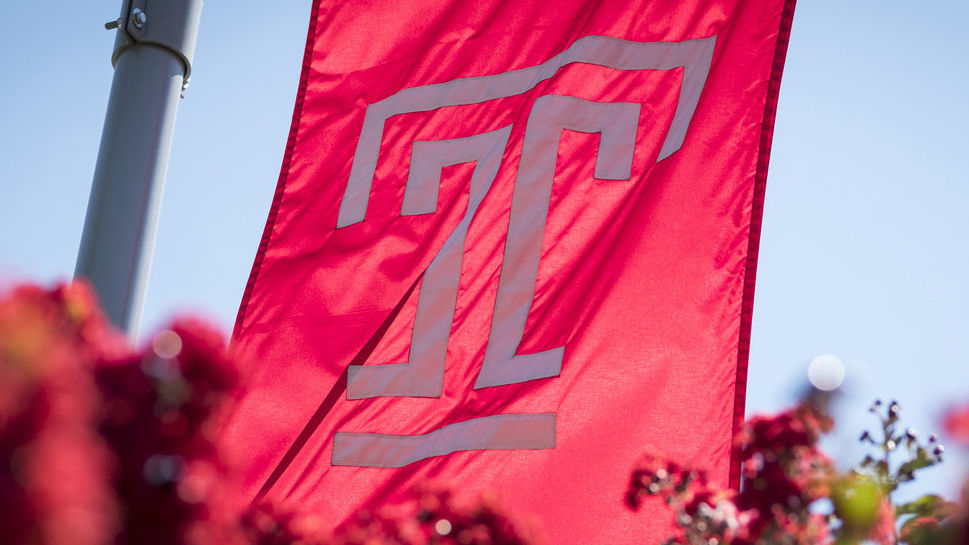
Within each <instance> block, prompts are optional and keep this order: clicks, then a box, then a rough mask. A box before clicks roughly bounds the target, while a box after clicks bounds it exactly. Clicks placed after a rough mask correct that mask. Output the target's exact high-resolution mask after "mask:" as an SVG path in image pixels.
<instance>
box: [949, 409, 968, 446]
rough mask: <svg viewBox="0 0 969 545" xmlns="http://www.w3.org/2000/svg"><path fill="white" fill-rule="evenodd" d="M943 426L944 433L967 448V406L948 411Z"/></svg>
mask: <svg viewBox="0 0 969 545" xmlns="http://www.w3.org/2000/svg"><path fill="white" fill-rule="evenodd" d="M944 425H945V431H946V432H947V433H948V434H949V435H951V436H952V438H953V439H955V440H956V441H959V442H960V443H963V444H964V445H967V446H969V406H966V407H962V408H960V409H954V410H952V411H949V413H948V414H947V415H946V416H945V422H944Z"/></svg>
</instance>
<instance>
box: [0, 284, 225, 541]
mask: <svg viewBox="0 0 969 545" xmlns="http://www.w3.org/2000/svg"><path fill="white" fill-rule="evenodd" d="M224 346H225V344H224V341H223V339H222V337H221V336H220V335H218V334H217V333H215V332H214V330H212V329H211V328H208V327H207V326H205V325H203V324H201V323H198V322H194V321H178V322H175V324H174V325H172V326H171V327H170V328H169V329H167V330H164V331H163V332H162V333H160V334H159V335H157V336H156V337H155V338H154V339H153V342H152V343H151V344H150V346H148V347H145V348H143V349H142V350H134V349H132V348H130V347H129V346H128V344H127V342H126V340H125V339H124V337H123V336H122V335H121V334H120V333H118V332H117V331H115V330H114V329H113V328H112V327H111V326H110V324H109V323H108V322H107V320H106V319H105V318H104V316H103V315H102V314H101V312H100V311H99V310H98V307H97V304H96V301H95V299H94V297H93V295H92V293H91V291H90V289H89V288H87V286H85V285H84V284H82V283H74V284H69V285H65V286H61V287H58V288H55V289H53V290H49V291H47V290H42V289H40V288H37V287H31V286H25V287H21V288H18V289H16V290H14V291H13V292H12V293H10V294H9V295H7V296H6V297H5V298H3V300H2V301H0V383H2V384H3V388H2V389H0V463H3V467H4V469H9V471H3V472H0V508H2V509H3V510H4V516H3V517H2V518H0V520H2V521H3V522H2V523H0V532H2V535H3V536H4V542H5V543H13V544H27V543H30V544H61V543H72V544H82V545H99V544H106V543H112V542H115V543H130V544H154V543H157V544H167V545H172V544H182V543H186V544H187V543H211V542H214V541H219V539H220V538H221V536H222V535H223V534H224V533H226V532H229V533H231V525H226V524H223V523H219V522H216V519H217V516H216V509H215V507H214V506H216V505H217V502H216V496H217V492H218V489H219V487H220V486H222V485H221V483H222V482H224V481H225V479H224V478H222V477H223V476H224V475H225V470H226V467H225V463H224V462H223V461H222V460H221V458H220V456H219V454H218V452H217V451H216V448H215V443H214V435H213V434H214V428H213V427H214V425H215V419H216V414H217V411H218V410H219V409H220V407H222V406H223V404H224V403H225V402H226V400H227V399H228V396H229V395H230V394H231V392H232V389H233V387H234V385H235V382H236V375H235V368H236V367H235V364H234V363H233V361H232V360H231V358H229V357H228V356H227V354H226V353H225V348H224Z"/></svg>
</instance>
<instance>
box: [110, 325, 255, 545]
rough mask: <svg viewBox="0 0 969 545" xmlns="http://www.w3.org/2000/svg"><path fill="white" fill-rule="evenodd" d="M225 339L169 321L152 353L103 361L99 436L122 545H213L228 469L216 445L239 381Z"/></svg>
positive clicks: (205, 329)
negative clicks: (111, 471) (112, 482)
mask: <svg viewBox="0 0 969 545" xmlns="http://www.w3.org/2000/svg"><path fill="white" fill-rule="evenodd" d="M224 347H225V343H224V341H223V339H222V337H221V336H220V335H219V334H218V333H216V332H215V331H214V330H212V329H211V328H209V327H208V326H206V325H205V324H202V323H200V322H197V321H193V320H180V321H176V322H175V323H174V324H173V325H172V326H170V328H168V329H165V330H162V331H161V332H160V333H158V334H157V335H155V336H154V338H153V339H152V342H151V344H150V346H149V347H147V348H146V349H145V350H143V351H141V352H139V353H136V354H132V355H131V356H129V357H127V358H122V359H116V360H111V361H105V362H102V365H100V366H99V367H98V368H97V369H95V376H96V379H97V383H98V385H99V387H100V390H101V393H102V396H103V400H102V403H103V409H102V411H101V433H102V435H103V436H104V437H105V438H106V439H107V441H108V444H109V445H110V446H111V449H112V451H114V453H115V454H116V456H117V460H118V466H119V467H118V472H117V473H118V474H117V476H116V482H117V494H118V498H119V500H120V501H121V503H122V504H123V505H124V506H125V507H126V508H125V509H124V511H123V515H122V522H123V531H122V535H121V539H122V541H123V542H126V543H139V544H159V545H162V544H172V543H211V542H213V540H214V538H215V537H216V536H215V535H213V532H218V530H217V529H218V528H219V525H218V524H212V523H211V522H212V521H213V520H217V519H218V517H219V513H217V512H215V509H216V504H217V499H218V498H219V497H220V493H222V492H223V491H222V490H221V489H222V487H223V483H224V482H226V481H227V479H226V478H225V477H226V475H227V469H228V468H227V467H226V464H225V461H224V460H222V459H221V457H220V455H219V453H218V451H217V450H216V446H215V422H216V417H217V413H218V411H219V410H220V408H221V407H223V406H224V405H225V403H226V402H227V401H228V400H229V396H230V394H231V392H232V391H233V388H234V387H235V384H236V380H237V377H236V371H235V368H236V367H235V363H234V362H233V360H232V359H230V358H229V356H228V355H227V354H226V352H225V348H224Z"/></svg>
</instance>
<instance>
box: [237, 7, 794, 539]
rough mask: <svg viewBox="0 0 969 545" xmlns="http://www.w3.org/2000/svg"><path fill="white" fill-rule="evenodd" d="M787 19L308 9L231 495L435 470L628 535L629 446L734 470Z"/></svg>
mask: <svg viewBox="0 0 969 545" xmlns="http://www.w3.org/2000/svg"><path fill="white" fill-rule="evenodd" d="M793 9H794V1H793V0H762V1H758V2H743V1H739V0H619V1H612V0H603V1H600V2H588V1H584V0H557V1H556V2H547V1H541V0H484V1H478V2H462V1H458V0H415V1H411V2H398V1H389V0H368V1H363V0H346V1H342V2H319V1H315V2H314V4H313V9H312V15H311V19H310V27H309V35H308V39H307V47H306V53H305V58H304V62H303V71H302V78H301V80H300V85H299V91H298V98H297V103H296V108H295V112H294V117H293V124H292V130H291V132H290V136H289V142H288V145H287V148H286V154H285V158H284V162H283V167H282V172H281V175H280V178H279V182H278V186H277V190H276V194H275V197H274V199H273V203H272V208H271V211H270V214H269V219H268V222H267V225H266V229H265V233H264V236H263V239H262V241H261V244H260V246H259V250H258V255H257V256H256V260H255V264H254V266H253V269H252V273H251V276H250V279H249V284H248V286H247V289H246V291H245V295H244V298H243V301H242V306H241V309H240V312H239V316H238V321H237V324H236V329H235V334H234V343H235V346H236V347H237V348H238V349H239V350H240V351H241V352H242V353H243V354H245V355H247V356H249V358H250V359H251V361H253V362H254V364H253V368H252V369H251V370H250V372H249V382H248V386H247V388H246V390H245V392H244V393H243V394H241V397H240V399H239V402H238V404H237V405H236V407H235V409H234V411H233V412H232V414H231V415H229V416H228V417H227V419H226V422H225V424H224V426H223V428H222V440H223V442H224V444H225V446H226V447H227V448H228V449H229V450H230V451H231V452H232V453H233V454H234V455H235V457H236V458H237V459H238V460H239V461H240V462H241V463H242V467H243V470H244V471H243V474H242V475H243V479H242V486H243V490H244V494H243V495H242V496H240V498H239V502H240V503H241V504H244V503H248V502H250V501H254V500H256V499H259V500H269V501H274V502H278V503H281V504H283V506H284V507H290V508H294V509H299V510H307V511H312V512H315V513H317V514H319V515H321V516H323V517H324V519H325V520H328V521H330V522H331V523H332V524H333V525H337V524H339V523H340V522H341V521H344V520H346V519H347V517H349V516H351V515H352V514H353V513H354V512H355V511H357V510H359V509H369V508H373V507H374V506H377V505H379V504H381V503H382V502H385V501H390V500H393V499H394V498H395V497H397V496H399V495H401V494H402V493H404V492H405V491H406V490H408V489H409V488H411V487H412V486H413V485H415V484H418V483H421V482H423V481H424V480H426V479H431V480H434V481H439V482H441V481H442V482H444V483H446V484H448V485H450V486H455V487H459V488H463V489H467V490H472V491H474V490H486V489H490V490H495V491H497V492H498V493H499V494H501V495H502V496H503V498H504V500H505V503H506V504H507V505H509V506H510V508H511V509H512V511H513V513H521V514H523V515H534V516H536V517H537V518H538V519H539V520H540V521H541V524H542V526H543V527H544V531H545V535H546V536H547V538H548V541H549V542H550V543H556V544H557V543H595V542H609V543H634V542H635V543H643V542H647V541H650V540H654V539H658V538H659V537H660V534H661V533H662V532H663V531H665V529H666V528H667V524H668V519H667V518H664V517H663V516H662V515H661V510H660V509H659V508H656V510H653V511H650V510H647V511H646V512H645V513H638V514H636V513H631V512H629V511H628V510H627V509H626V508H625V507H624V505H623V496H624V492H625V490H626V486H627V484H628V479H629V474H630V470H631V468H632V467H633V465H634V463H635V462H636V460H637V458H638V457H639V456H640V454H641V453H643V452H646V451H650V452H654V453H659V454H661V455H664V456H668V457H671V458H673V459H675V460H677V461H679V462H681V463H683V464H686V465H695V466H698V467H703V468H706V469H707V470H708V471H709V472H710V475H711V476H712V478H713V479H714V480H716V481H718V482H720V483H723V484H727V483H728V482H729V483H731V484H733V485H736V484H737V481H738V475H739V467H738V462H737V459H736V454H737V453H736V451H735V448H734V445H733V442H732V435H733V432H734V430H735V428H736V427H737V425H738V423H739V422H741V421H742V418H743V404H744V389H745V380H746V363H747V353H748V348H749V332H750V318H751V308H752V303H753V288H754V273H755V266H756V258H757V244H758V236H759V230H760V219H761V210H762V204H763V195H764V183H765V177H766V172H767V163H768V156H769V151H770V143H771V136H772V127H773V117H774V110H775V105H776V100H777V93H778V86H779V82H780V76H781V71H782V67H783V60H784V55H785V51H786V43H787V39H788V35H789V29H790V23H791V18H792V16H793Z"/></svg>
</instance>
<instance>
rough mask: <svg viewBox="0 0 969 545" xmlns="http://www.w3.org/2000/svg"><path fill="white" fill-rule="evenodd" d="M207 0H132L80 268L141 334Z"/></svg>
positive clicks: (108, 305)
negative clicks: (182, 101)
mask: <svg viewBox="0 0 969 545" xmlns="http://www.w3.org/2000/svg"><path fill="white" fill-rule="evenodd" d="M201 10H202V0H165V1H163V2H151V3H150V5H148V2H147V0H124V1H123V3H122V8H121V16H120V17H118V19H117V20H115V21H111V22H108V23H106V24H105V28H108V29H112V28H116V29H118V30H117V36H116V38H115V45H114V52H113V54H112V56H111V62H112V65H113V66H114V78H113V80H112V82H111V93H110V97H109V99H108V107H107V112H106V113H105V117H104V128H103V130H102V132H101V145H100V149H99V151H98V159H97V164H96V166H95V169H94V180H93V182H92V185H91V195H90V198H89V200H88V208H87V215H86V217H85V220H84V231H83V234H82V236H81V246H80V250H79V252H78V256H77V266H76V268H75V272H74V274H75V276H76V277H83V278H86V279H88V280H89V281H90V282H91V284H92V285H93V286H94V289H95V291H96V293H97V295H98V297H99V298H100V300H101V304H102V307H103V308H104V310H105V313H106V314H107V315H108V318H109V319H110V320H111V321H112V322H113V323H114V324H115V325H116V326H118V327H120V328H122V329H123V330H124V331H125V332H126V333H127V334H128V336H129V338H132V339H134V338H135V336H136V333H137V330H138V325H139V321H140V317H141V308H142V304H143V302H144V295H145V288H146V285H147V281H148V270H149V266H150V264H151V255H152V247H153V244H154V235H155V226H156V224H157V222H158V213H159V208H160V205H161V196H162V191H163V186H164V182H165V175H166V172H167V170H168V157H169V152H170V150H171V142H172V133H173V130H174V128H175V114H176V112H177V110H178V100H179V98H180V97H181V96H183V93H184V91H185V88H186V87H187V85H188V81H189V75H190V72H191V66H192V64H191V63H192V57H193V54H194V50H195V42H196V38H197V36H198V25H199V16H200V15H201Z"/></svg>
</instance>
